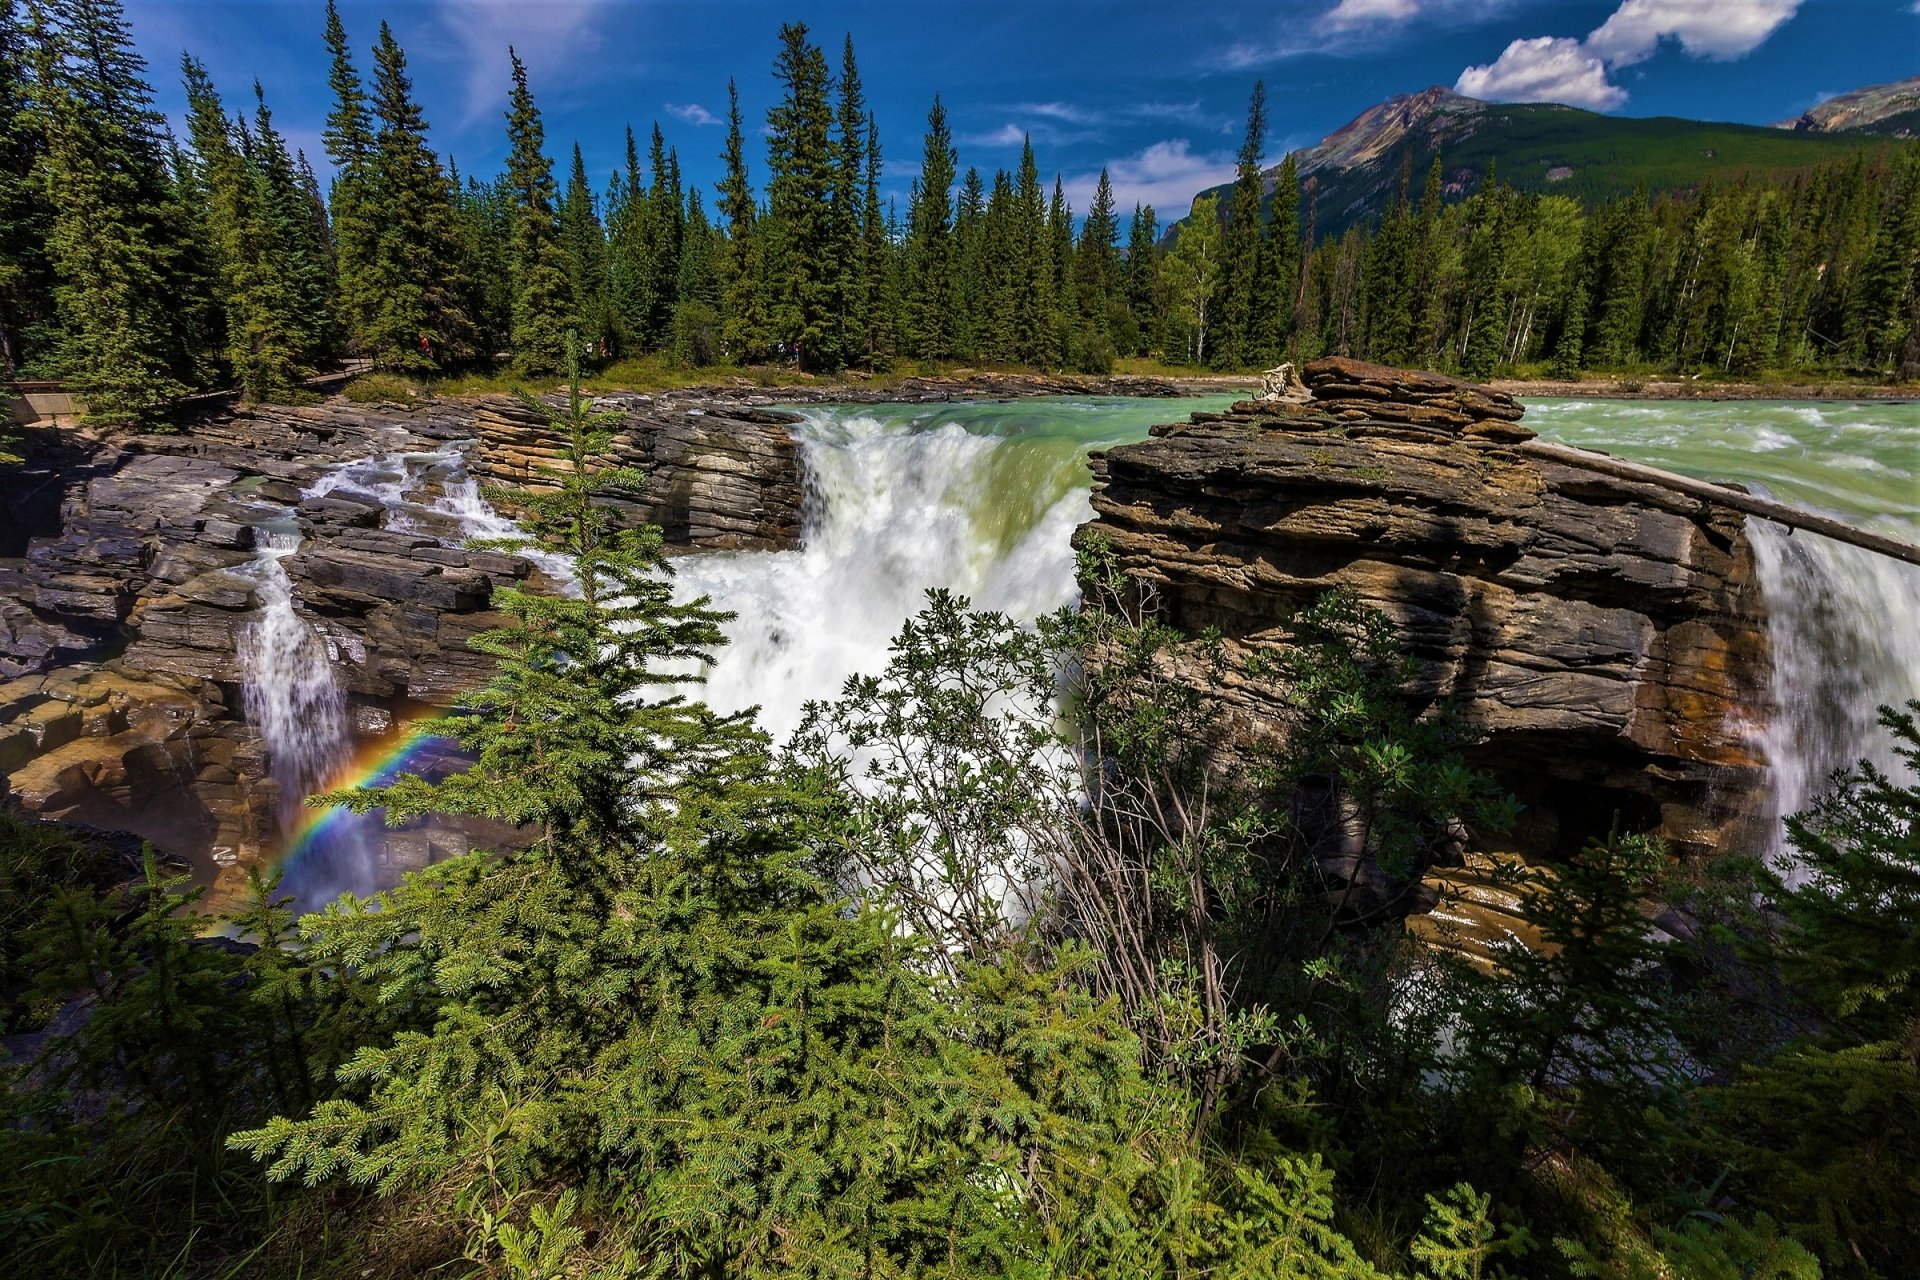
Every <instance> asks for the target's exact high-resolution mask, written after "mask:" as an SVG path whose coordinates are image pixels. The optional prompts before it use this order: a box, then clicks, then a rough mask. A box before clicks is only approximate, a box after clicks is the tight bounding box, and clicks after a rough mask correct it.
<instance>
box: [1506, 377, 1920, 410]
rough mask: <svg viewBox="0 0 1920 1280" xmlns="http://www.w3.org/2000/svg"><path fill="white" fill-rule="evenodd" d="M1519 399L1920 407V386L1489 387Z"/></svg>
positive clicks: (1663, 382) (1651, 381)
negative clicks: (1849, 403)
mask: <svg viewBox="0 0 1920 1280" xmlns="http://www.w3.org/2000/svg"><path fill="white" fill-rule="evenodd" d="M1486 385H1487V386H1489V387H1491V388H1493V389H1494V390H1496V391H1504V392H1506V393H1507V394H1508V395H1510V396H1516V397H1519V398H1521V399H1549V398H1551V399H1560V400H1706V401H1713V400H1882V401H1887V402H1890V403H1896V404H1903V403H1907V402H1911V401H1920V386H1914V385H1911V384H1906V385H1887V384H1885V383H1876V382H1846V381H1833V382H1708V381H1703V380H1699V379H1691V378H1645V379H1642V378H1583V379H1580V380H1578V381H1572V382H1568V381H1555V380H1552V379H1537V378H1496V379H1494V380H1493V381H1491V382H1489V383H1487V384H1486Z"/></svg>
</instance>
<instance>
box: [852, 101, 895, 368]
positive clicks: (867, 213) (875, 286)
mask: <svg viewBox="0 0 1920 1280" xmlns="http://www.w3.org/2000/svg"><path fill="white" fill-rule="evenodd" d="M862 191H863V195H862V205H861V213H860V257H861V264H862V270H863V271H864V273H865V275H866V281H867V293H866V311H865V325H866V329H865V333H864V336H863V338H862V341H861V358H862V359H863V360H864V361H865V363H866V365H867V367H868V368H870V369H880V368H885V367H886V366H887V364H888V363H889V362H890V361H891V360H892V359H893V354H894V352H895V351H896V350H897V349H898V342H899V333H900V324H899V321H900V288H899V270H898V263H897V262H896V261H895V259H896V258H898V256H899V255H898V253H897V252H896V251H895V248H894V239H893V232H892V228H891V226H890V224H889V219H888V218H887V217H886V215H885V213H884V212H883V211H882V209H881V207H880V127H879V125H877V124H876V123H874V120H873V116H872V115H871V114H869V115H868V117H867V147H866V173H865V175H864V185H863V188H862Z"/></svg>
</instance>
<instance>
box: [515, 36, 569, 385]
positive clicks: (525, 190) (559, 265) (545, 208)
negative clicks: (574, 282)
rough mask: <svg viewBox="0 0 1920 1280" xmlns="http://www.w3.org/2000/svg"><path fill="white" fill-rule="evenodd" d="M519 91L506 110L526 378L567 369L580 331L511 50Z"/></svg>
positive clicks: (542, 159)
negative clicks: (571, 336)
mask: <svg viewBox="0 0 1920 1280" xmlns="http://www.w3.org/2000/svg"><path fill="white" fill-rule="evenodd" d="M507 57H508V59H509V61H510V62H511V63H512V66H513V92H512V94H511V96H510V97H509V98H508V110H507V199H508V202H509V207H510V208H511V210H512V216H513V240H512V244H513V367H514V368H515V369H516V370H518V371H519V372H521V373H523V374H537V373H554V372H557V371H559V370H561V369H563V368H565V367H566V361H567V343H568V337H567V334H568V331H569V330H571V329H573V328H575V326H576V324H577V321H576V318H575V308H574V298H573V290H572V288H571V286H570V284H569V282H568V278H567V256H566V253H565V252H564V251H563V250H562V248H561V247H560V225H559V219H558V217H557V216H556V213H555V210H554V185H553V162H552V161H551V160H549V159H548V158H547V153H546V150H545V147H546V130H545V129H544V128H543V127H542V125H541V123H540V110H539V108H538V107H536V106H534V103H533V93H532V91H531V90H530V89H528V88H527V67H526V64H525V63H523V62H521V61H520V55H519V54H518V53H517V52H515V51H514V50H513V49H511V48H509V49H508V50H507Z"/></svg>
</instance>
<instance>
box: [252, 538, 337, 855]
mask: <svg viewBox="0 0 1920 1280" xmlns="http://www.w3.org/2000/svg"><path fill="white" fill-rule="evenodd" d="M261 537H262V538H263V539H264V541H265V544H266V545H265V549H264V550H263V552H262V553H261V555H260V557H259V559H257V560H255V561H254V562H253V564H251V565H250V566H248V567H247V570H246V573H247V576H249V577H250V578H252V579H253V580H254V582H255V583H256V584H257V585H256V587H255V591H256V592H257V594H258V595H259V598H260V613H259V616H258V617H257V618H255V619H254V620H253V621H252V622H250V623H248V624H247V627H246V630H245V631H243V632H242V633H241V636H240V645H239V656H240V670H241V673H242V677H243V684H242V696H243V698H244V702H245V707H246V713H247V719H248V720H249V721H250V722H251V723H252V724H254V725H255V726H257V727H258V728H259V730H260V736H261V737H262V738H264V739H265V740H266V744H267V749H268V750H269V751H270V752H272V756H273V779H274V781H275V782H277V783H279V784H280V793H281V799H280V825H281V827H282V828H284V829H291V828H293V827H295V826H297V825H298V823H299V818H300V813H301V808H302V802H303V800H304V799H305V797H306V796H307V795H308V794H310V793H311V792H313V791H315V790H317V789H319V788H320V787H322V786H324V785H325V784H326V782H327V779H328V778H329V777H330V776H331V775H332V774H333V772H334V771H335V770H337V769H338V768H339V767H340V765H341V763H342V762H343V761H344V760H345V759H346V755H347V751H348V743H347V694H346V690H345V689H344V688H342V687H341V684H340V678H339V676H338V675H337V674H336V673H335V672H334V669H333V663H332V662H331V661H330V659H329V655H328V652H327V644H326V641H324V640H323V639H321V637H320V635H319V633H318V632H316V631H315V630H314V629H313V627H312V626H310V625H309V624H308V622H307V620H306V619H305V618H303V617H301V616H300V612H299V610H297V609H296V608H295V607H294V603H293V583H292V581H291V580H290V579H288V577H287V571H286V568H285V566H284V565H282V564H281V561H282V560H284V559H286V557H287V556H289V555H291V554H292V553H293V551H294V550H295V549H296V548H298V547H299V545H300V537H299V535H298V534H296V533H284V532H275V531H270V530H262V531H261Z"/></svg>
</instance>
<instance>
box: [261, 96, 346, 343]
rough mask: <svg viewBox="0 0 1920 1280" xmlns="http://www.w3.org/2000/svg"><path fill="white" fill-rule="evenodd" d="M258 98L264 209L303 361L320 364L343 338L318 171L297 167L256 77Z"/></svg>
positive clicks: (331, 251) (302, 161) (331, 252)
mask: <svg viewBox="0 0 1920 1280" xmlns="http://www.w3.org/2000/svg"><path fill="white" fill-rule="evenodd" d="M253 97H254V113H253V142H254V169H255V172H256V173H257V175H258V179H259V182H260V184H261V187H262V192H261V198H262V202H263V204H262V210H263V214H264V216H265V218H266V221H267V224H268V228H269V231H268V234H269V235H270V237H271V238H272V240H273V241H274V243H275V244H276V245H277V246H278V249H277V254H278V257H279V259H280V263H281V265H280V267H279V271H280V273H281V275H282V277H283V279H284V287H285V288H286V289H287V290H288V292H289V293H290V295H291V303H292V307H293V322H294V325H295V328H296V330H297V331H298V333H299V337H300V349H299V354H300V360H301V362H302V363H303V364H304V365H307V366H309V367H318V366H320V365H322V364H324V363H326V362H327V361H329V360H331V359H332V358H333V357H334V356H335V355H336V354H337V351H338V342H339V326H338V323H337V322H336V320H335V318H334V279H333V249H332V243H331V237H330V235H329V233H328V230H327V224H326V209H325V206H324V205H320V204H318V202H317V201H316V199H315V198H314V197H315V194H316V193H315V192H314V191H313V190H312V188H311V186H310V184H311V183H312V179H313V175H312V171H311V170H305V157H302V158H301V161H300V164H299V166H298V167H296V165H295V161H294V157H293V156H292V155H290V154H289V153H288V151H287V142H286V139H285V138H283V137H282V136H281V135H280V132H279V130H277V129H275V128H274V127H273V113H272V112H271V111H269V110H268V109H267V99H266V94H265V92H264V91H263V90H262V89H261V87H260V82H259V81H257V80H256V81H254V85H253ZM303 170H305V172H303Z"/></svg>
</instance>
